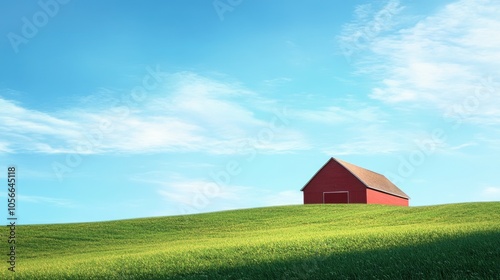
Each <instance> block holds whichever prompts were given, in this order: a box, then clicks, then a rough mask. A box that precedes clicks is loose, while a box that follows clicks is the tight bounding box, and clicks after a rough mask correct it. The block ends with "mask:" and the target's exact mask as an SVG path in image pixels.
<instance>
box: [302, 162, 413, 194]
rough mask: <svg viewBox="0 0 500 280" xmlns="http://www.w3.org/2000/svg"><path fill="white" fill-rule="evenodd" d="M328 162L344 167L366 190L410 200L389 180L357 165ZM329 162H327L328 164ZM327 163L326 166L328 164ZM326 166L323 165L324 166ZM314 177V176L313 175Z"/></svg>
mask: <svg viewBox="0 0 500 280" xmlns="http://www.w3.org/2000/svg"><path fill="white" fill-rule="evenodd" d="M330 160H334V161H336V162H338V163H339V164H340V165H342V166H343V167H345V168H346V169H347V171H349V172H351V173H352V174H353V175H354V176H356V178H358V179H359V180H360V181H361V182H362V183H363V184H365V186H366V187H367V188H370V189H374V190H378V191H381V192H384V193H388V194H392V195H395V196H399V197H403V198H407V199H410V197H409V196H408V195H407V194H405V193H404V192H403V191H402V190H400V189H399V188H398V187H396V185H394V184H393V183H392V182H391V181H389V179H387V178H386V177H385V176H384V175H382V174H379V173H376V172H373V171H370V170H368V169H364V168H362V167H359V166H357V165H354V164H352V163H348V162H346V161H343V160H340V159H336V158H331V159H330ZM330 160H329V161H328V162H330ZM328 162H327V163H326V164H328ZM326 164H325V166H326ZM323 167H324V166H323ZM320 170H321V169H320ZM318 172H319V171H318ZM314 176H316V175H314ZM313 178H314V177H313ZM308 184H309V183H308ZM306 186H307V184H306ZM304 188H305V186H304ZM304 188H302V190H304Z"/></svg>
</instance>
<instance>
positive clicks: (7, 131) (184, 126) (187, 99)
mask: <svg viewBox="0 0 500 280" xmlns="http://www.w3.org/2000/svg"><path fill="white" fill-rule="evenodd" d="M164 78H165V81H164V84H163V85H162V86H161V88H160V89H158V90H156V91H155V92H152V93H150V95H149V97H148V98H147V99H146V100H145V101H144V102H142V103H141V104H136V105H134V106H132V105H127V104H121V105H116V104H113V102H112V101H113V100H116V99H117V98H116V97H114V96H113V94H114V92H113V91H110V90H105V89H102V90H100V92H99V94H97V95H96V96H90V97H88V98H86V99H85V100H83V101H84V102H83V103H82V104H80V105H79V107H75V108H67V109H61V110H60V111H58V112H41V111H37V110H31V109H27V108H24V107H23V106H22V105H20V104H17V103H16V102H15V101H12V100H6V99H2V98H0V107H2V109H4V108H5V109H4V110H2V112H0V135H1V136H2V142H1V143H0V151H1V152H10V153H16V152H37V153H72V152H78V153H82V154H85V153H108V152H126V153H136V152H138V153H143V152H185V151H202V152H206V153H215V154H234V153H238V152H239V151H240V150H241V146H242V143H243V142H244V141H246V140H247V139H252V138H257V137H258V135H259V132H260V131H261V130H263V129H267V128H269V127H271V125H273V126H272V127H271V128H272V129H273V133H274V134H276V137H274V138H273V139H272V140H273V141H272V143H266V145H260V146H259V149H260V150H261V152H264V153H265V152H266V151H269V152H276V151H280V150H284V149H286V150H290V149H302V148H303V147H304V143H302V142H301V141H299V140H297V141H294V140H292V139H287V138H284V137H278V136H279V134H281V133H283V134H284V135H295V136H297V139H300V133H299V132H297V131H294V130H292V129H291V128H289V127H286V125H284V124H286V120H285V121H284V120H283V119H282V116H281V117H279V118H278V117H276V116H274V115H273V114H275V112H277V111H279V110H281V108H279V107H278V106H277V105H272V104H273V103H274V101H272V100H265V99H264V98H262V97H261V96H259V95H258V94H257V93H255V92H252V91H251V90H248V89H246V88H244V87H242V86H241V85H238V84H237V83H234V82H222V81H217V80H214V79H209V78H206V77H202V76H199V75H197V74H194V73H190V72H181V73H176V74H171V75H166V76H165V77H164ZM117 95H118V96H119V95H120V94H119V93H118V94H117ZM108 103H109V104H108ZM115 103H116V102H115ZM285 117H286V116H285ZM275 120H277V121H278V122H282V123H281V124H280V125H275V122H274V123H273V121H275Z"/></svg>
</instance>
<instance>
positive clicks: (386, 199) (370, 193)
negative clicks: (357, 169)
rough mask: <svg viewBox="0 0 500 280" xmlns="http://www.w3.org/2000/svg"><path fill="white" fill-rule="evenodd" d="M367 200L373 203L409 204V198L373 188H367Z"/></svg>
mask: <svg viewBox="0 0 500 280" xmlns="http://www.w3.org/2000/svg"><path fill="white" fill-rule="evenodd" d="M366 200H367V203H371V204H390V205H399V206H408V205H409V201H408V199H404V198H401V197H398V196H393V195H390V194H386V193H383V192H379V191H376V190H372V189H366Z"/></svg>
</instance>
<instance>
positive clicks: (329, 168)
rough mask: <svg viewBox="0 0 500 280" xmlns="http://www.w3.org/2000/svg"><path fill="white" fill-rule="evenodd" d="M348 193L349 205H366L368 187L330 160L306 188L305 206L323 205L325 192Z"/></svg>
mask: <svg viewBox="0 0 500 280" xmlns="http://www.w3.org/2000/svg"><path fill="white" fill-rule="evenodd" d="M335 191H348V192H349V203H366V187H365V185H364V184H363V183H361V182H360V181H359V180H358V178H356V177H355V176H354V175H352V173H351V172H349V171H347V170H346V169H345V167H343V166H342V165H340V164H339V163H338V162H336V161H334V160H330V161H329V162H328V163H327V164H326V165H325V166H324V167H323V168H322V169H321V170H320V171H319V172H318V173H317V174H316V175H315V176H314V177H313V178H312V179H311V181H309V183H308V184H307V186H306V187H305V188H304V204H313V203H323V192H335Z"/></svg>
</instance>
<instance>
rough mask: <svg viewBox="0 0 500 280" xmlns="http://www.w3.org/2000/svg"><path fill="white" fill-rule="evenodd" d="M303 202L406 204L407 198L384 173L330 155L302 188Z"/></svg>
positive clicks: (408, 198)
mask: <svg viewBox="0 0 500 280" xmlns="http://www.w3.org/2000/svg"><path fill="white" fill-rule="evenodd" d="M301 191H303V192H304V204H312V203H365V204H389V205H399V206H408V205H409V200H410V197H408V195H406V194H405V193H404V192H403V191H402V190H400V189H399V188H398V187H396V185H394V184H393V183H391V181H389V180H388V179H387V178H386V177H385V176H384V175H381V174H378V173H375V172H373V171H370V170H367V169H364V168H362V167H359V166H356V165H354V164H351V163H348V162H345V161H342V160H340V159H335V158H331V159H330V160H329V161H328V162H327V163H326V164H325V165H323V167H321V169H320V170H319V171H318V172H316V174H315V175H314V176H313V177H312V178H311V180H309V182H307V184H306V185H305V186H304V187H303V188H302V189H301Z"/></svg>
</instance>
